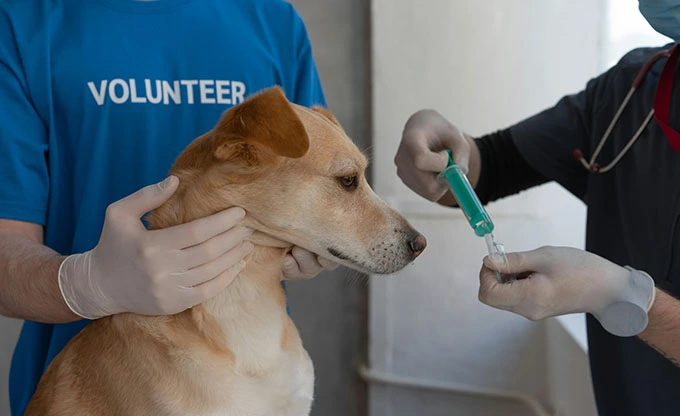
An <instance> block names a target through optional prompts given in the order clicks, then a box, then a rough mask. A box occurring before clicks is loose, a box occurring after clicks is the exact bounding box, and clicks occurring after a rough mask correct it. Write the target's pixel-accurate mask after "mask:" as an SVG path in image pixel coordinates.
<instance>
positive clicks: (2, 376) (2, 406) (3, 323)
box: [0, 316, 22, 416]
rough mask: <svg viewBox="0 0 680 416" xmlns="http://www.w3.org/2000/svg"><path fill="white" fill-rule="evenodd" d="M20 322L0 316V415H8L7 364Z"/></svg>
mask: <svg viewBox="0 0 680 416" xmlns="http://www.w3.org/2000/svg"><path fill="white" fill-rule="evenodd" d="M21 323H22V321H19V320H16V319H8V318H5V317H2V316H0V415H3V416H4V415H9V395H8V389H9V384H8V382H9V364H10V359H11V358H12V351H14V345H15V344H16V342H17V338H18V337H19V330H20V329H21Z"/></svg>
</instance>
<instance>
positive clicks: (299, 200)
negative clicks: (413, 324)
mask: <svg viewBox="0 0 680 416" xmlns="http://www.w3.org/2000/svg"><path fill="white" fill-rule="evenodd" d="M366 165H367V162H366V159H365V157H364V156H363V155H362V154H361V152H360V151H359V150H358V149H357V148H356V146H355V145H354V144H353V143H352V141H351V140H350V139H349V138H348V137H347V136H346V134H345V133H344V131H343V130H342V128H341V127H340V125H339V124H338V122H337V121H336V120H335V118H334V117H333V116H332V115H331V114H330V113H329V112H328V111H327V110H325V109H323V108H319V107H315V108H314V109H309V108H305V107H301V106H298V105H294V104H291V103H289V102H288V101H287V100H286V98H285V96H284V95H283V93H282V91H281V90H280V89H279V88H271V89H268V90H265V91H264V92H261V93H259V94H257V95H254V96H251V97H250V98H249V99H247V100H246V101H244V102H243V103H242V104H240V105H238V106H236V107H233V108H232V109H230V110H229V111H227V112H226V113H225V114H224V115H223V117H222V119H221V120H220V121H219V123H218V124H217V126H216V127H215V128H214V129H213V130H212V131H210V132H208V133H206V134H204V135H203V136H201V137H199V138H197V139H196V140H194V141H193V142H192V143H191V144H190V145H189V146H188V147H187V148H186V150H185V151H184V152H183V153H182V154H181V155H180V156H179V158H178V159H177V161H176V162H175V165H174V166H173V168H172V171H171V173H172V174H174V175H177V176H178V177H179V178H180V185H179V189H178V190H177V192H176V193H175V194H174V195H173V197H172V198H171V199H170V200H169V201H168V202H167V203H165V204H164V205H163V206H161V207H160V208H158V209H157V210H155V211H154V212H153V213H152V214H151V215H150V216H149V218H148V221H149V225H150V228H156V229H157V228H164V227H169V226H172V225H176V224H180V223H184V222H188V221H191V220H194V219H197V218H200V217H204V216H207V215H209V214H213V213H215V212H218V211H220V210H223V209H226V208H228V207H231V206H240V207H243V208H244V209H245V210H246V211H247V213H248V214H247V216H246V218H245V219H244V222H243V225H246V226H249V227H251V228H254V229H255V230H256V232H255V233H254V234H253V235H252V237H251V241H252V242H253V243H254V244H255V249H254V250H253V252H252V253H251V254H250V255H249V256H248V257H247V258H246V261H247V265H246V267H245V269H244V270H243V271H242V272H241V274H240V275H239V277H238V278H237V279H236V280H235V281H234V282H233V283H232V284H231V285H230V286H229V287H228V288H227V289H226V290H225V291H224V292H222V293H219V294H217V296H216V297H215V298H213V299H211V300H209V301H207V302H205V303H203V304H201V305H198V306H196V307H194V308H191V309H189V310H187V311H184V312H182V313H179V314H176V315H172V316H159V317H148V316H140V315H134V314H129V313H125V314H119V315H114V316H110V317H106V318H102V319H99V320H96V321H93V322H91V323H90V324H88V325H87V326H86V327H85V329H83V331H82V332H81V333H80V334H78V335H77V336H76V337H75V338H74V339H73V340H71V342H70V343H68V344H67V345H66V347H65V348H64V350H63V351H62V352H61V353H60V354H59V355H58V356H57V357H56V358H55V359H54V361H53V362H52V363H51V365H50V366H49V367H48V369H47V372H46V373H45V374H44V376H43V378H42V379H41V381H40V384H39V385H38V390H37V392H36V393H35V395H34V396H33V399H32V401H31V402H30V404H29V406H28V409H27V412H26V414H27V415H41V416H42V415H68V416H74V415H76V416H81V415H82V416H86V415H87V416H97V415H121V416H138V415H139V416H159V415H178V416H179V415H181V416H189V415H196V416H199V415H200V416H202V415H225V416H227V415H228V416H237V415H238V416H260V415H261V416H302V415H308V414H309V412H310V407H311V403H312V395H313V386H314V375H313V373H314V371H313V367H312V362H311V360H310V359H309V356H308V355H307V352H306V351H305V349H304V348H303V346H302V342H301V340H300V337H299V335H298V332H297V329H296V328H295V325H294V324H293V321H292V320H291V319H290V317H289V316H288V314H287V312H286V298H285V294H284V291H283V288H282V286H281V282H280V280H281V276H282V272H281V269H282V263H283V258H284V256H285V254H286V253H287V252H289V251H290V249H291V247H292V245H298V246H300V247H303V248H306V249H307V250H310V251H313V252H315V253H317V254H319V255H321V256H325V257H327V258H330V259H334V260H336V261H337V262H340V263H342V264H344V265H346V266H349V267H351V268H354V269H356V270H360V271H364V272H370V273H381V274H387V273H392V272H395V271H397V270H399V269H401V268H403V267H404V266H406V265H407V264H408V263H410V262H411V261H413V259H414V258H415V257H416V256H418V254H420V253H421V252H422V250H423V249H424V248H425V244H426V242H425V238H424V237H423V236H421V235H420V234H418V233H417V232H416V231H415V230H414V229H413V228H412V227H411V226H410V225H409V224H408V222H407V221H406V220H405V219H404V218H403V217H402V216H400V215H399V214H398V213H397V212H395V211H394V210H392V209H390V208H389V207H388V206H387V205H386V204H385V203H384V202H382V201H381V200H380V199H379V198H378V197H377V196H376V195H375V194H374V193H373V191H372V190H371V188H370V187H369V186H368V184H367V182H366V179H365V176H364V171H365V169H366Z"/></svg>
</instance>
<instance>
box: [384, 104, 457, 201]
mask: <svg viewBox="0 0 680 416" xmlns="http://www.w3.org/2000/svg"><path fill="white" fill-rule="evenodd" d="M446 149H450V150H452V151H453V159H454V162H455V163H456V165H458V166H459V167H460V168H461V169H462V170H463V172H464V173H467V171H468V161H469V159H470V143H469V142H468V141H467V140H466V139H465V135H464V134H463V132H462V131H461V130H460V129H459V128H458V127H456V126H454V125H453V124H451V123H450V122H449V121H448V120H446V119H445V118H444V117H443V116H442V115H441V114H439V113H438V112H436V111H434V110H421V111H418V112H417V113H415V114H413V115H412V116H411V117H410V118H409V119H408V121H407V122H406V126H405V127H404V132H403V134H402V138H401V143H400V144H399V149H398V150H397V154H396V156H395V157H394V164H395V165H397V175H399V178H401V180H402V181H403V182H404V184H406V186H408V187H409V188H411V189H412V190H413V191H415V192H416V193H417V194H418V195H420V196H422V197H424V198H426V199H429V200H430V201H438V200H440V199H441V198H442V196H444V194H445V193H446V192H447V190H448V188H447V187H446V185H445V184H442V183H439V181H437V174H439V172H441V171H443V170H444V169H445V168H446V165H447V163H448V155H447V154H446V152H445V151H444V150H446Z"/></svg>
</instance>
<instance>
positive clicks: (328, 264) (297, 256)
mask: <svg viewBox="0 0 680 416" xmlns="http://www.w3.org/2000/svg"><path fill="white" fill-rule="evenodd" d="M337 267H338V263H336V262H334V261H331V260H328V259H326V258H324V257H321V256H317V255H316V254H314V253H312V252H311V251H307V250H305V249H304V248H301V247H297V246H296V247H293V250H291V254H287V255H286V257H285V258H284V260H283V280H305V279H311V278H312V277H314V276H316V275H317V274H319V273H321V272H322V271H324V270H335V269H336V268H337Z"/></svg>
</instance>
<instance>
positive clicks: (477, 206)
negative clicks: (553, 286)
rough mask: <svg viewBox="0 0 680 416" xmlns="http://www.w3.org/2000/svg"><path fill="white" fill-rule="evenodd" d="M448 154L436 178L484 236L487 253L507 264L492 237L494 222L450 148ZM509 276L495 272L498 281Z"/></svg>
mask: <svg viewBox="0 0 680 416" xmlns="http://www.w3.org/2000/svg"><path fill="white" fill-rule="evenodd" d="M446 152H447V154H448V156H449V161H448V163H447V165H446V168H445V169H444V170H443V171H442V172H441V173H440V174H439V175H438V176H437V180H438V181H439V182H440V183H445V184H448V186H449V187H450V188H451V192H452V193H453V197H454V198H455V199H456V202H457V203H458V206H459V207H460V208H461V209H462V210H463V212H464V213H465V217H466V218H467V221H468V224H470V227H472V229H473V230H474V232H475V235H477V236H479V237H484V241H485V242H486V248H487V250H488V251H489V255H490V256H492V255H494V254H495V255H498V256H500V257H501V258H502V259H503V261H504V264H506V265H507V264H508V259H507V257H506V256H505V247H504V246H503V244H501V243H497V242H496V241H494V238H493V230H494V224H493V221H491V217H490V216H489V214H488V213H487V212H486V210H485V209H484V206H483V205H482V202H481V201H480V200H479V197H478V196H477V194H476V193H475V190H474V189H473V188H472V185H471V184H470V181H469V180H468V178H467V176H465V172H463V171H462V170H461V169H460V167H458V166H457V165H456V164H455V163H454V162H453V153H452V152H451V150H447V151H446ZM508 277H509V276H507V275H506V276H505V279H503V274H502V273H500V272H496V279H497V280H498V281H499V282H503V280H506V281H507V280H508Z"/></svg>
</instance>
